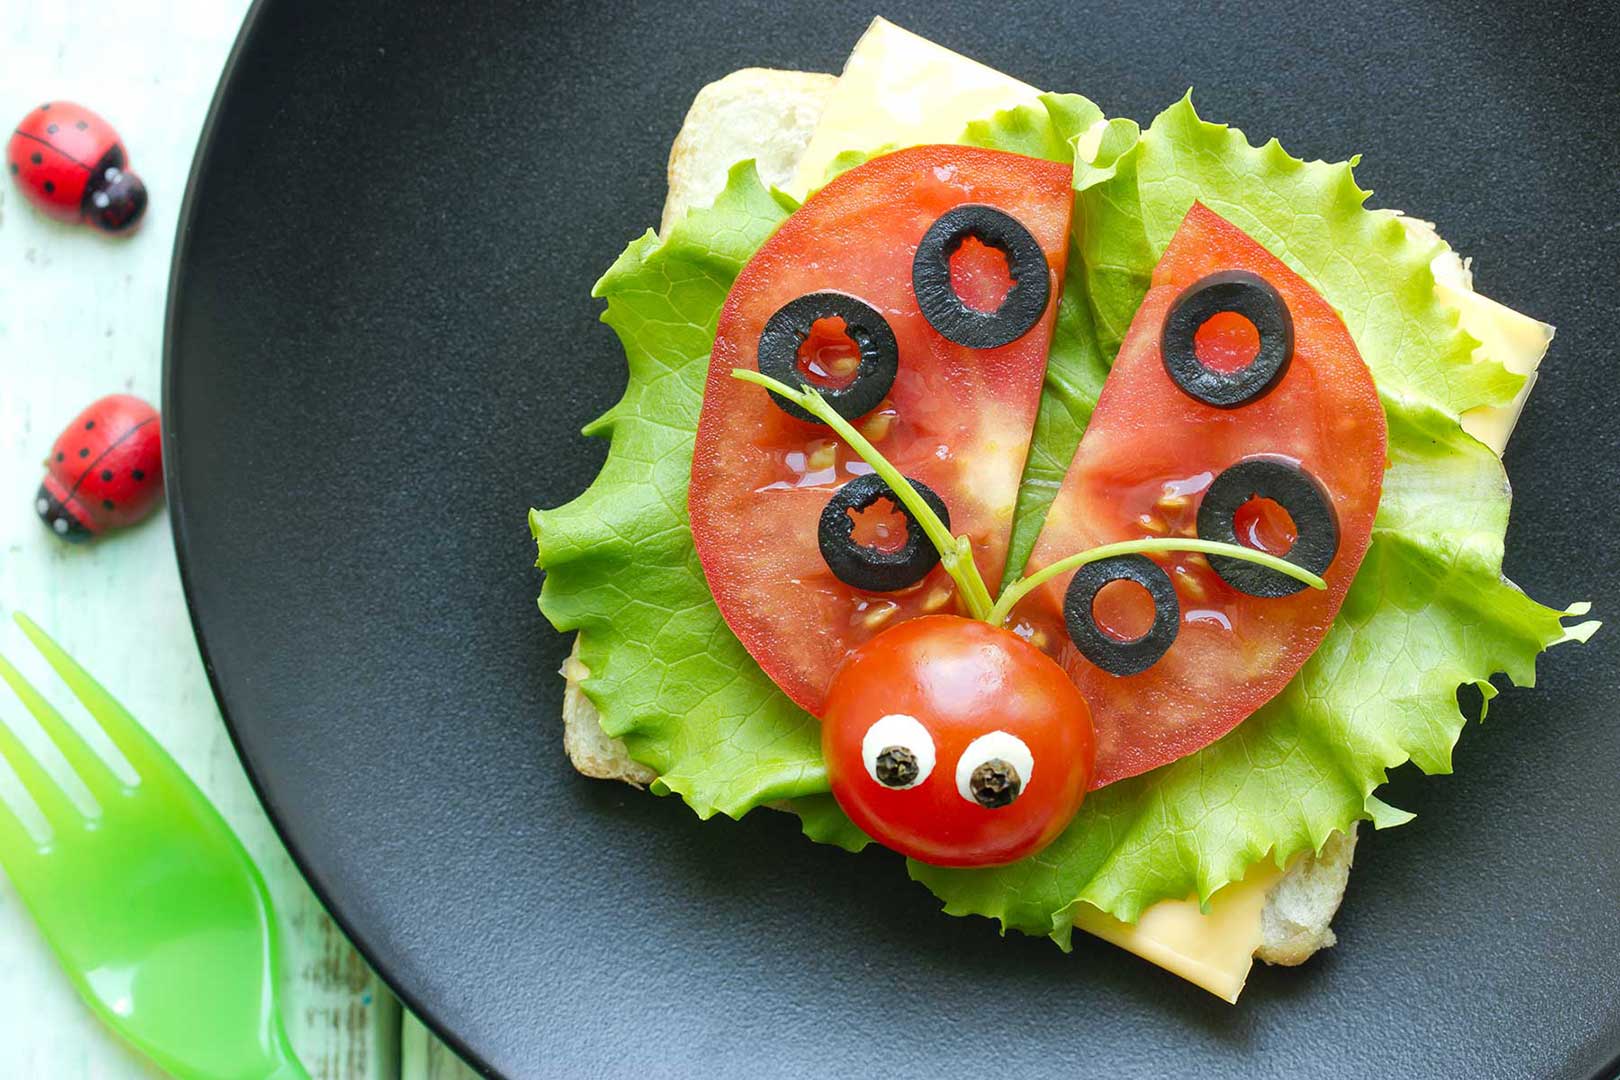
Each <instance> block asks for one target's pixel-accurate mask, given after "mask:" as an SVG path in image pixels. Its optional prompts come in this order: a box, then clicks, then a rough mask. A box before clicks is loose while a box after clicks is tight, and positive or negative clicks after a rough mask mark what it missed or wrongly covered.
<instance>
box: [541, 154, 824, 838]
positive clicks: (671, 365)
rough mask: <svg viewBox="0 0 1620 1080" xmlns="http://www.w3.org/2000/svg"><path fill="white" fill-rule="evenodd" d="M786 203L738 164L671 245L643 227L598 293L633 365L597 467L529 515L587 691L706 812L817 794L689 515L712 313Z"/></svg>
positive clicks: (815, 755) (801, 717) (816, 742)
mask: <svg viewBox="0 0 1620 1080" xmlns="http://www.w3.org/2000/svg"><path fill="white" fill-rule="evenodd" d="M782 200H783V197H782V196H781V195H780V193H773V192H771V191H769V190H767V189H766V187H765V186H764V185H763V184H762V183H761V182H760V179H759V175H758V173H757V172H756V171H755V170H754V166H753V163H752V162H743V163H741V164H739V165H737V166H736V167H734V168H733V169H732V170H731V175H730V179H729V182H728V184H727V186H726V189H725V191H724V192H722V193H721V195H720V197H719V198H718V199H717V200H716V201H715V204H714V206H713V207H712V208H709V209H705V210H694V211H692V213H691V214H689V215H688V216H687V217H686V218H685V219H684V220H682V221H681V222H679V223H678V224H676V225H675V226H674V227H672V228H671V229H670V232H669V235H668V236H667V237H665V238H664V239H663V240H660V239H659V238H658V237H657V236H655V235H654V234H653V233H652V232H650V231H649V232H648V233H646V234H645V235H644V236H642V237H640V238H639V239H637V240H636V241H634V242H633V243H631V244H630V246H629V247H627V248H626V249H625V251H624V254H622V255H620V256H619V258H618V261H616V262H615V263H614V264H613V266H612V267H611V268H610V269H609V270H608V272H607V273H606V274H603V275H602V279H601V280H600V281H598V282H597V283H596V288H595V290H594V292H593V294H594V295H595V296H598V297H601V298H603V299H605V300H606V301H607V311H606V312H605V313H604V315H603V316H602V319H603V321H604V322H606V323H607V324H608V325H609V326H611V327H612V328H613V329H614V331H615V332H616V333H617V334H618V336H619V340H620V341H621V342H622V343H623V345H624V351H625V356H626V358H627V359H628V361H629V365H630V379H629V383H628V385H627V386H626V388H625V392H624V397H623V398H622V399H621V400H620V401H619V403H618V404H617V405H615V406H613V408H612V409H610V410H609V411H608V412H607V414H606V415H605V416H603V417H602V418H601V419H599V420H597V421H595V422H594V423H592V424H591V425H589V426H588V427H587V428H586V429H585V433H586V434H588V435H606V436H608V437H609V438H610V439H611V440H612V444H611V447H610V449H609V451H608V456H607V461H606V463H605V464H604V465H603V466H602V472H601V473H600V474H599V475H598V476H597V478H596V480H595V481H594V482H593V483H592V484H591V486H590V487H589V488H588V489H587V490H586V491H585V493H584V494H582V495H580V496H579V498H577V499H575V500H574V501H573V502H571V503H568V504H567V505H566V506H561V507H558V508H557V509H555V510H544V511H533V512H531V514H530V528H531V529H532V530H533V532H534V537H535V541H536V542H537V544H538V545H539V552H540V556H539V564H540V565H541V566H542V567H544V568H545V571H546V580H545V585H544V586H543V588H542V591H541V594H540V609H541V611H543V612H544V613H545V615H546V617H547V618H548V619H550V620H551V623H552V625H553V626H555V627H556V628H557V629H558V630H578V631H579V658H580V660H581V661H582V662H583V663H584V664H585V666H586V668H588V669H589V670H590V672H591V675H590V677H589V678H588V679H586V680H585V681H584V683H583V687H582V688H583V690H584V692H585V696H586V697H588V698H589V699H590V700H591V702H592V703H593V704H594V705H595V706H596V708H597V709H598V711H599V712H600V713H601V717H602V729H603V730H604V731H606V732H607V733H608V734H609V735H612V736H614V737H616V738H620V739H623V740H624V742H625V745H626V747H627V748H628V749H629V751H630V754H631V756H632V757H634V758H635V759H636V760H637V761H639V762H641V763H642V764H643V765H646V766H647V767H648V768H650V769H652V770H653V771H654V772H656V773H657V774H658V776H659V781H658V783H659V787H660V788H661V789H664V790H667V791H673V792H677V793H679V794H680V795H681V796H682V797H683V798H684V799H685V800H686V801H687V802H688V803H689V804H690V805H691V807H692V809H693V810H695V811H697V813H698V814H699V815H700V816H702V817H709V816H710V815H712V814H714V813H715V812H716V811H719V812H721V813H724V814H729V815H731V816H733V817H735V816H740V815H741V814H743V813H744V812H746V811H747V810H749V809H751V808H752V807H754V806H757V805H759V804H760V803H763V802H771V801H774V800H778V799H791V798H794V797H797V796H801V795H814V794H817V793H824V792H826V791H827V777H826V769H825V767H824V766H823V764H822V761H821V735H820V727H819V725H818V724H817V722H816V720H815V718H814V717H812V716H810V715H808V714H807V713H805V712H804V711H803V710H802V709H800V708H798V707H797V706H796V705H794V704H793V703H792V702H791V701H789V700H788V699H787V697H786V696H785V695H784V694H783V693H782V692H781V691H780V690H778V689H777V688H776V686H775V684H774V683H772V682H771V680H770V679H769V678H768V677H766V675H765V673H764V672H763V671H761V670H760V669H759V665H757V664H755V663H754V661H753V659H752V658H751V657H749V655H748V653H747V652H746V651H745V650H744V649H743V647H742V645H741V643H739V642H738V641H737V639H736V637H734V636H733V635H732V633H731V631H730V630H729V629H728V628H727V627H726V624H725V621H724V620H723V619H722V618H721V617H720V611H719V609H718V608H716V607H715V604H714V600H713V598H712V597H711V596H710V595H709V589H708V586H707V585H706V584H705V583H704V579H703V568H702V567H701V566H700V565H699V564H698V559H697V553H696V552H695V551H694V550H693V548H692V536H691V531H690V529H689V527H688V522H687V515H686V486H687V480H688V477H689V476H690V474H691V471H692V441H693V436H694V433H695V432H696V431H697V421H698V411H699V408H700V407H701V405H702V403H703V383H704V379H705V377H706V376H707V374H708V367H709V347H710V345H711V343H712V342H713V340H714V327H715V322H716V320H717V319H718V317H719V314H720V306H721V304H722V303H723V302H724V301H725V298H726V293H727V292H728V291H730V289H731V283H732V281H733V280H734V279H735V278H736V276H737V272H738V271H739V270H741V269H742V267H743V264H744V263H746V262H747V261H748V259H749V258H750V257H751V256H752V255H753V254H754V252H755V251H756V250H757V249H758V248H759V245H760V244H762V243H764V241H765V238H766V237H768V236H770V234H771V233H772V232H774V231H775V230H776V227H777V226H778V225H779V224H781V223H782V221H783V220H784V219H785V218H786V217H787V216H788V213H789V212H790V210H791V207H790V206H786V205H784V204H783V201H782ZM632 582H633V583H634V588H629V587H627V586H628V585H629V584H630V583H632ZM828 801H829V802H830V801H831V800H830V799H829V800H828ZM826 829H827V831H828V832H829V834H831V833H834V832H836V825H835V824H830V825H827V826H826Z"/></svg>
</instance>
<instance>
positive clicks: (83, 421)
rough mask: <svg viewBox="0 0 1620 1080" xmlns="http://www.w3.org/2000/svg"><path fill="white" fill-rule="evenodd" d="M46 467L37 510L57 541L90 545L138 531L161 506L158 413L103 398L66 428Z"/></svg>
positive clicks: (132, 400)
mask: <svg viewBox="0 0 1620 1080" xmlns="http://www.w3.org/2000/svg"><path fill="white" fill-rule="evenodd" d="M45 464H46V473H45V479H44V481H43V482H42V483H41V484H40V488H39V493H38V494H37V496H36V497H35V509H36V510H37V511H38V512H39V515H40V517H41V518H42V519H43V520H44V521H45V523H46V525H47V526H49V527H50V528H51V530H52V531H53V532H54V533H56V534H57V535H58V536H60V537H62V538H63V539H65V540H69V541H76V540H86V539H89V538H91V537H93V536H97V535H99V534H101V533H103V532H106V531H107V530H109V529H118V528H124V527H127V526H129V525H133V524H135V523H136V522H137V521H140V520H141V519H142V518H144V517H146V516H147V515H148V514H150V513H151V512H152V510H153V509H154V508H155V507H156V506H157V505H158V503H160V502H161V501H162V500H163V438H162V426H161V424H160V423H159V422H158V414H157V410H156V409H154V408H152V406H150V405H148V404H147V403H146V402H144V401H142V400H141V399H140V398H138V397H133V396H131V395H129V394H112V395H109V396H107V397H104V398H101V399H100V400H98V401H95V402H93V403H91V404H90V405H89V406H88V407H87V408H86V409H85V410H84V411H83V412H81V413H79V415H78V416H76V417H74V418H73V420H72V422H70V423H69V424H68V426H67V427H66V428H65V429H63V431H62V434H61V435H59V436H58V437H57V439H56V442H55V444H54V445H52V447H51V452H50V456H49V457H47V458H46V462H45ZM58 522H62V524H60V525H58V524H57V523H58Z"/></svg>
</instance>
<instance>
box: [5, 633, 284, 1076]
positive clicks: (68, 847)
mask: <svg viewBox="0 0 1620 1080" xmlns="http://www.w3.org/2000/svg"><path fill="white" fill-rule="evenodd" d="M16 619H17V623H18V625H20V626H21V627H22V629H23V633H25V634H27V635H28V639H29V640H30V641H32V642H33V643H34V646H35V647H36V648H37V649H39V651H40V652H41V653H42V654H44V656H45V659H46V661H48V662H49V663H50V665H51V667H52V668H54V669H55V670H56V673H57V674H58V675H60V676H61V677H62V681H63V682H65V683H67V685H68V688H69V689H71V690H72V691H73V693H74V695H75V696H76V697H78V699H79V700H80V701H81V702H83V703H84V707H85V708H86V709H87V710H88V711H89V713H90V715H91V716H92V717H94V718H95V720H96V722H97V723H99V724H100V725H101V728H102V730H103V731H105V732H106V733H107V736H108V738H110V739H111V740H112V743H113V745H114V746H116V747H117V748H118V751H119V753H121V754H123V756H124V758H125V759H126V760H127V761H128V762H129V764H130V766H131V767H132V768H133V769H134V771H135V774H136V776H137V778H138V779H137V781H136V782H135V783H133V784H128V783H125V782H124V781H123V780H122V779H120V778H119V777H118V776H117V775H116V774H115V772H114V771H113V769H112V768H110V767H109V766H108V764H107V762H106V761H104V760H103V759H102V758H101V757H100V755H98V754H97V753H96V751H95V750H93V749H92V748H91V746H90V745H89V744H88V743H87V742H85V741H84V739H83V738H82V737H81V736H80V735H79V733H78V732H77V731H75V730H74V729H73V728H72V727H71V726H69V724H68V723H67V721H66V720H65V719H64V718H63V717H62V714H61V713H59V712H57V711H56V709H54V708H52V707H51V705H50V703H49V702H47V701H46V700H45V698H44V697H43V696H42V695H41V694H40V693H39V692H38V691H37V690H35V689H34V687H33V686H31V685H30V684H29V683H28V681H27V680H26V679H24V678H23V676H22V674H21V673H20V672H19V671H18V670H17V669H16V668H14V667H12V666H11V664H10V663H9V662H7V661H6V660H5V659H4V658H3V657H0V678H3V679H4V680H5V682H6V683H7V684H8V685H10V687H11V689H12V690H13V691H15V692H16V694H17V696H18V697H19V698H20V699H22V703H23V704H24V705H25V706H26V707H27V709H28V711H29V712H30V713H32V714H33V715H34V718H35V719H36V720H38V721H39V725H40V727H41V728H43V729H44V731H45V733H46V735H48V736H49V737H50V739H51V741H52V742H54V743H55V744H56V747H57V749H59V750H60V751H61V752H62V756H63V757H64V758H66V759H67V762H68V764H69V765H70V766H71V767H72V769H73V771H74V772H75V773H77V774H78V776H79V779H80V780H82V781H83V782H84V785H85V787H86V788H88V789H89V791H90V794H91V795H92V796H94V798H95V800H96V803H97V804H98V805H99V810H98V811H97V812H95V813H92V814H86V813H84V812H82V811H81V810H80V809H79V807H78V806H76V805H75V804H74V802H73V801H72V799H71V798H70V797H69V796H68V794H67V793H66V792H64V791H63V790H62V788H61V787H60V786H58V784H57V783H56V781H55V780H54V779H52V778H51V776H50V774H49V773H48V772H46V770H45V769H44V768H43V767H42V766H41V765H40V763H39V761H38V760H37V759H36V758H35V757H34V756H33V755H32V754H31V753H30V752H29V751H28V749H27V748H26V747H25V746H24V745H23V744H22V742H21V741H20V740H18V738H17V736H16V734H15V733H14V732H13V731H11V730H10V729H9V728H8V727H6V725H5V723H4V722H0V755H3V756H4V757H5V759H6V760H7V761H8V762H10V764H11V767H12V769H13V771H15V772H16V774H17V777H18V779H20V780H21V781H22V784H23V787H24V788H25V789H26V790H27V792H28V794H29V796H30V797H31V798H32V799H33V800H34V803H35V804H36V805H37V806H38V808H39V810H40V813H41V815H42V816H43V817H44V818H45V820H46V822H47V823H48V824H49V826H50V830H51V834H50V837H49V839H47V840H43V841H41V840H37V839H35V838H34V837H33V836H31V835H30V834H29V832H28V830H27V829H26V828H25V827H24V825H23V823H22V820H21V819H20V818H19V817H18V816H17V815H16V814H15V813H14V812H13V811H12V810H11V809H9V808H8V807H7V806H6V804H5V803H4V801H0V867H4V869H5V872H6V874H7V876H9V877H10V878H11V882H12V884H13V885H15V886H16V888H17V892H18V893H19V894H20V895H21V896H22V899H23V902H24V903H25V904H27V905H28V910H29V911H31V912H32V913H33V916H34V919H35V920H36V921H37V922H38V923H39V926H40V929H41V930H42V931H43V932H44V935H45V938H46V940H47V941H49V942H50V945H51V948H52V949H54V950H55V951H56V955H57V958H58V959H60V960H61V962H62V967H63V968H64V969H65V970H66V971H67V974H68V977H69V978H70V979H72V980H73V985H74V986H75V987H77V989H78V991H79V996H81V997H82V998H84V1000H85V1001H86V1002H87V1003H88V1004H89V1006H90V1007H91V1008H92V1009H94V1010H95V1011H96V1013H97V1014H99V1015H100V1016H101V1018H102V1019H103V1020H105V1021H106V1022H107V1024H108V1026H110V1027H111V1028H113V1030H115V1031H117V1032H118V1033H119V1034H120V1035H122V1036H123V1037H124V1038H125V1039H127V1040H128V1041H129V1042H130V1043H131V1044H132V1045H134V1046H135V1047H136V1048H137V1049H138V1050H140V1051H141V1052H142V1053H144V1054H146V1055H147V1056H148V1057H150V1058H151V1059H152V1060H153V1061H154V1062H156V1063H157V1064H158V1065H159V1066H160V1067H161V1068H162V1069H163V1070H164V1071H166V1072H168V1073H169V1074H171V1075H173V1076H176V1077H181V1078H184V1080H191V1078H197V1080H205V1078H206V1080H260V1078H270V1077H274V1078H276V1080H292V1078H300V1080H308V1073H306V1072H305V1071H304V1069H303V1066H301V1065H300V1064H299V1063H298V1058H297V1057H296V1056H295V1055H294V1054H293V1052H292V1048H291V1046H290V1045H289V1044H288V1042H287V1033H286V1029H285V1027H284V1026H283V1024H282V1020H281V1013H280V1010H279V1009H278V1007H277V1005H276V984H277V981H276V955H277V944H276V920H275V913H274V911H273V910H272V908H271V904H270V894H269V893H268V892H267V891H266V889H265V886H264V879H263V878H262V877H260V876H259V870H258V867H256V866H254V865H253V860H252V859H250V858H249V857H248V853H247V852H246V851H245V850H243V848H242V844H241V842H240V841H239V840H237V838H236V834H235V833H233V832H231V829H230V826H228V825H226V824H225V820H224V819H223V818H221V817H220V816H219V811H217V810H215V809H214V806H213V804H212V803H210V802H209V801H208V799H207V797H206V796H204V795H203V793H202V792H201V791H199V790H197V787H196V785H195V784H193V783H192V782H191V780H190V778H189V777H187V776H186V774H185V773H184V772H183V771H182V770H181V768H180V766H178V765H176V764H175V762H174V759H173V758H171V757H170V756H169V755H168V754H167V753H166V752H165V751H164V750H163V748H162V747H161V746H159V745H158V744H157V742H156V741H154V740H153V739H152V737H151V736H150V735H148V734H147V733H146V731H145V729H143V728H142V727H141V726H140V724H139V723H137V722H136V720H135V718H134V717H133V716H131V715H130V714H129V712H128V711H127V710H126V709H125V708H124V707H123V706H122V705H120V704H119V703H118V702H117V701H116V700H115V699H114V698H113V696H112V695H111V694H109V693H108V692H107V691H106V690H105V689H103V688H102V687H101V685H100V684H99V683H97V682H96V680H95V679H93V678H91V676H90V674H89V673H88V672H87V671H85V670H84V668H82V667H80V666H79V665H78V663H76V662H75V661H74V660H73V658H72V657H70V656H69V655H68V654H67V653H65V652H63V651H62V648H61V646H59V645H57V644H56V642H54V641H52V640H51V639H50V638H49V637H48V636H46V634H45V632H44V631H43V630H41V629H40V628H39V627H38V626H35V625H34V623H33V622H32V621H31V620H29V619H28V618H27V617H26V616H24V615H21V614H18V615H17V616H16Z"/></svg>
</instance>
